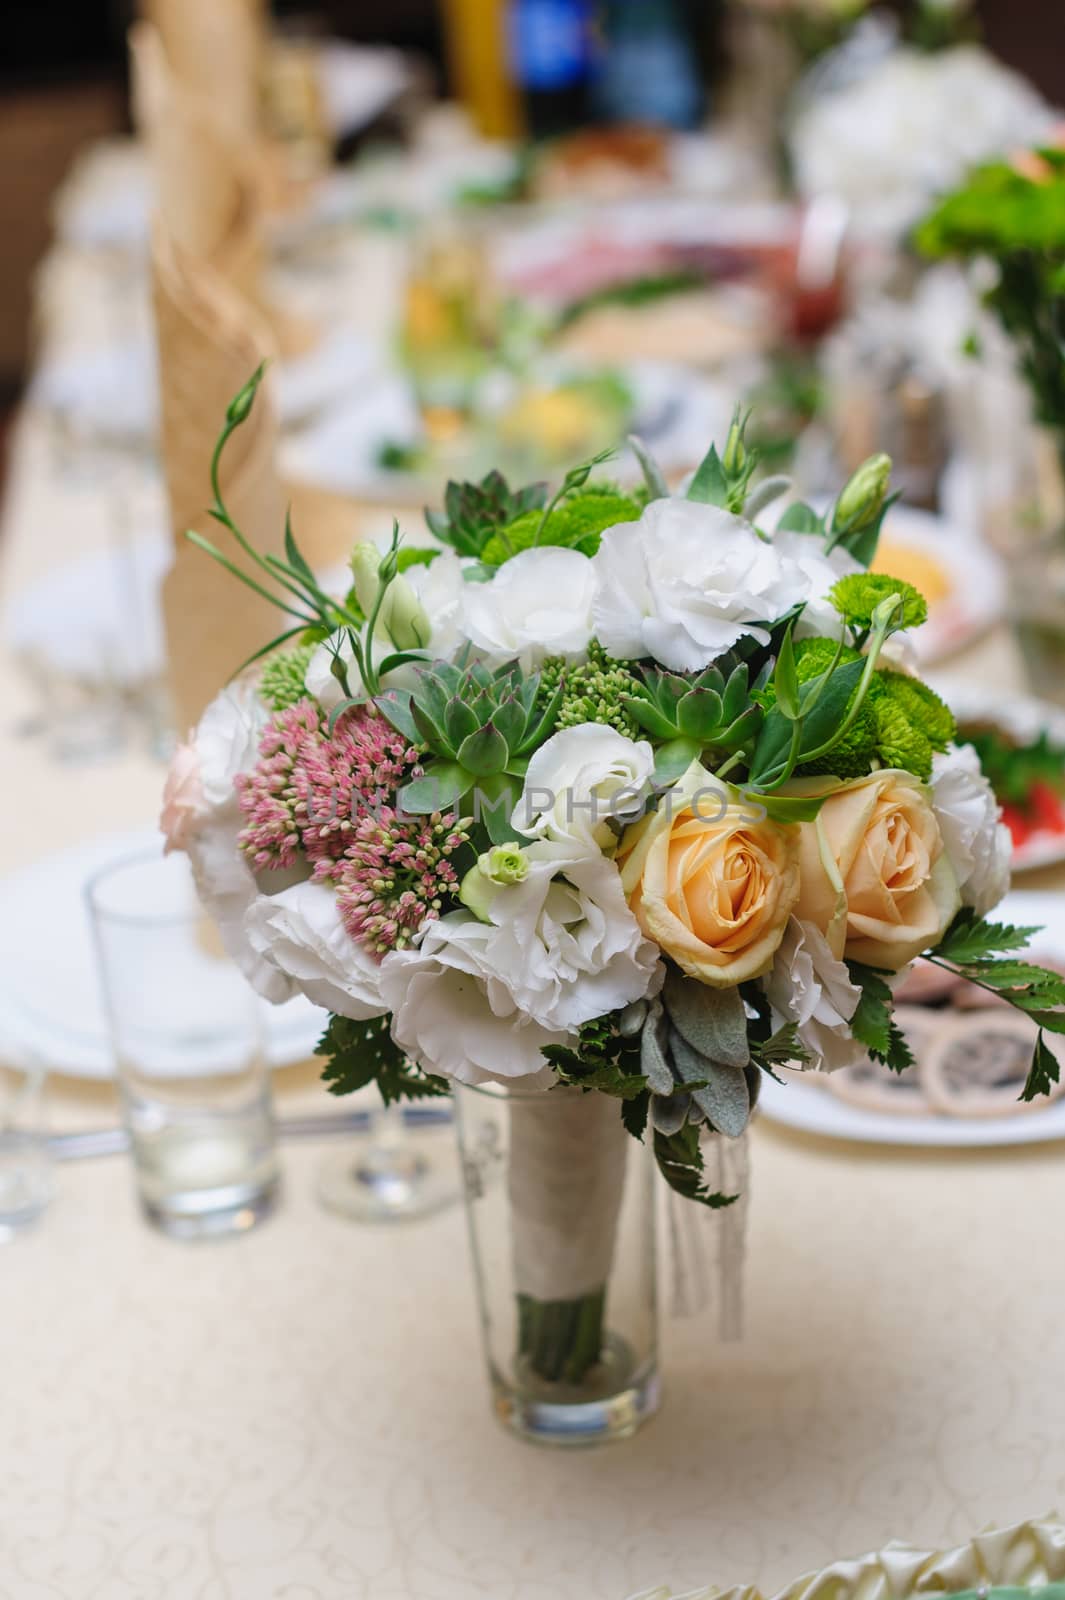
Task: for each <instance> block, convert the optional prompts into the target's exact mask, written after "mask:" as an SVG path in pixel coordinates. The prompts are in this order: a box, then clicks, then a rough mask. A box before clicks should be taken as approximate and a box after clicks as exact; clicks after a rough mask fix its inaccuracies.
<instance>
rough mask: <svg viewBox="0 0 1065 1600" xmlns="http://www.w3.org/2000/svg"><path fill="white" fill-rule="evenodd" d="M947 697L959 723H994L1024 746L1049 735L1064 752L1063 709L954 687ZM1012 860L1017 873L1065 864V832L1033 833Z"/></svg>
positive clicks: (1043, 702)
mask: <svg viewBox="0 0 1065 1600" xmlns="http://www.w3.org/2000/svg"><path fill="white" fill-rule="evenodd" d="M944 698H945V699H946V701H947V703H948V704H949V706H950V709H951V710H952V711H953V713H954V715H955V716H956V717H957V719H958V721H959V722H960V723H966V722H992V723H994V724H995V726H996V727H998V728H1001V729H1002V731H1003V732H1004V733H1007V734H1009V735H1010V736H1011V737H1012V738H1014V739H1017V740H1018V741H1020V742H1022V743H1024V744H1030V743H1032V742H1034V741H1035V740H1036V739H1037V738H1038V737H1039V735H1040V734H1041V733H1043V732H1046V733H1048V734H1049V735H1050V737H1051V739H1052V740H1053V742H1054V743H1055V744H1056V745H1060V746H1061V748H1062V749H1063V750H1065V710H1063V709H1062V708H1061V706H1055V705H1051V704H1050V702H1049V701H1047V700H1036V699H1034V698H1032V697H1030V696H1023V695H1011V696H1010V698H1009V699H1008V700H1002V699H999V698H997V697H996V696H994V695H989V694H988V693H987V692H986V691H980V690H977V689H971V690H968V691H965V690H961V691H959V690H957V689H954V688H951V689H948V690H947V691H946V693H945V696H944ZM1011 860H1012V866H1013V870H1014V872H1032V871H1034V870H1035V869H1036V868H1037V867H1052V866H1054V865H1056V863H1058V862H1060V861H1065V833H1053V832H1051V830H1050V829H1043V830H1041V831H1040V832H1038V833H1033V834H1032V835H1031V836H1030V837H1029V838H1027V839H1026V840H1025V841H1024V843H1023V844H1021V845H1014V847H1013V856H1012V858H1011Z"/></svg>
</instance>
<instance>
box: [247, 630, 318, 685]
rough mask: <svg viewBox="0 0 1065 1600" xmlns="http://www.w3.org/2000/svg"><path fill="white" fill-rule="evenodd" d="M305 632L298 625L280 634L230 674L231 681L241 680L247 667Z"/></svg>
mask: <svg viewBox="0 0 1065 1600" xmlns="http://www.w3.org/2000/svg"><path fill="white" fill-rule="evenodd" d="M303 632H305V629H304V628H303V626H302V624H300V623H297V625H296V627H294V628H289V629H288V630H287V631H286V632H285V633H279V634H278V636H277V638H276V639H271V640H270V643H269V644H264V645H263V646H262V647H261V648H260V649H259V650H256V651H255V652H254V654H252V655H250V656H249V657H248V659H247V661H242V662H241V664H240V666H239V667H236V668H235V669H234V670H233V672H231V673H230V675H229V681H230V682H232V681H233V679H234V678H239V677H240V674H241V673H242V672H243V671H244V670H245V669H246V668H247V667H250V666H253V665H254V664H255V662H256V661H261V660H262V658H263V656H268V655H269V654H270V653H271V651H273V650H276V649H277V648H278V646H279V645H283V644H287V643H288V641H289V640H290V639H294V638H295V637H296V635H297V634H300V633H303Z"/></svg>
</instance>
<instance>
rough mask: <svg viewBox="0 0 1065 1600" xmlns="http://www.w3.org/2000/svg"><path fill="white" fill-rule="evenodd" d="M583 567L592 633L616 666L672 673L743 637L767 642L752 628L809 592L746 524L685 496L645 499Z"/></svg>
mask: <svg viewBox="0 0 1065 1600" xmlns="http://www.w3.org/2000/svg"><path fill="white" fill-rule="evenodd" d="M592 565H593V567H594V568H595V574H596V579H597V582H598V592H597V595H596V600H595V608H594V612H593V620H594V631H595V635H596V637H597V638H598V639H599V640H600V641H601V643H602V644H603V645H604V647H605V648H606V649H607V650H608V651H609V652H610V654H611V655H612V656H617V657H618V658H619V659H621V660H623V661H628V660H635V659H638V658H639V657H640V656H648V655H649V656H653V657H654V659H655V660H656V661H659V662H661V663H662V665H663V666H665V667H669V668H670V669H671V670H672V671H674V672H698V671H700V670H701V669H702V668H703V667H707V666H709V665H710V663H711V662H712V661H715V660H716V659H717V657H718V656H720V655H723V654H724V653H725V651H726V650H731V649H732V647H733V645H734V644H736V643H737V641H738V640H740V639H742V638H743V637H744V635H745V634H749V635H751V636H753V637H754V638H756V639H758V640H759V641H760V642H761V643H763V644H764V643H766V642H767V641H768V638H769V635H768V633H767V632H766V630H765V628H764V627H760V626H758V624H761V623H769V622H775V621H776V620H777V619H778V618H779V617H782V616H784V614H785V613H786V612H787V611H790V610H791V608H792V607H793V606H795V605H797V604H798V603H799V602H800V601H801V600H805V599H807V598H808V597H809V593H810V581H809V579H808V578H807V577H806V575H805V574H804V573H803V572H802V570H801V569H800V568H799V566H798V565H797V564H796V562H795V561H794V560H792V559H790V558H788V557H786V556H784V555H782V554H781V553H780V551H778V550H777V548H776V546H775V544H774V543H773V542H772V541H770V540H767V539H763V538H762V537H761V536H760V535H759V534H758V533H756V532H755V530H754V528H753V527H752V526H751V524H750V523H749V522H745V521H744V520H743V519H742V517H735V516H733V515H732V513H731V512H728V511H723V510H721V509H720V508H719V507H717V506H708V505H702V504H701V503H699V502H696V501H692V500H679V499H662V500H653V501H652V502H651V504H650V505H649V506H648V507H647V509H646V510H645V511H644V513H643V515H642V516H641V517H640V520H639V522H626V523H619V524H618V526H617V527H614V528H608V529H607V531H606V532H605V533H604V535H603V539H602V543H601V544H600V547H599V552H598V554H597V555H596V556H595V557H594V559H593V562H592ZM833 581H834V580H833Z"/></svg>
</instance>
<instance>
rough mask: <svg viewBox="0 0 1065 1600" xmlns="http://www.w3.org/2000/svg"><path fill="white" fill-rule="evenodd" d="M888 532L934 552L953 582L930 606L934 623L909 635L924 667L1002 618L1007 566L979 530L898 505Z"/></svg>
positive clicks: (899, 540)
mask: <svg viewBox="0 0 1065 1600" xmlns="http://www.w3.org/2000/svg"><path fill="white" fill-rule="evenodd" d="M883 536H884V538H885V540H890V541H893V542H894V543H897V544H900V545H912V546H913V547H914V548H915V549H916V550H919V551H920V552H921V554H922V555H928V556H931V557H932V558H933V559H934V560H935V561H937V562H938V563H939V564H940V566H942V568H943V571H944V573H945V575H946V577H947V579H948V580H949V582H950V590H949V592H948V593H947V594H946V595H944V596H943V598H942V599H940V600H936V601H934V602H932V603H931V604H930V605H929V608H928V621H927V622H926V623H925V624H924V626H923V627H920V628H916V629H915V630H914V631H913V633H911V634H910V635H909V638H910V639H912V641H913V645H914V649H915V650H916V651H917V656H918V659H919V660H920V662H921V664H922V665H923V666H927V665H929V664H930V663H931V662H933V661H940V660H942V659H943V657H944V656H950V655H953V654H954V653H955V652H956V651H958V650H963V649H964V648H965V646H966V645H968V644H972V642H973V641H974V640H975V639H978V638H979V637H980V635H981V634H982V633H986V632H987V630H988V629H989V628H992V627H994V625H995V623H996V622H999V621H1000V620H1001V618H1002V605H1003V599H1002V597H1003V595H1004V593H1005V577H1004V574H1003V571H1002V566H1001V563H1000V562H999V559H998V557H997V556H996V555H995V554H994V552H993V551H991V550H989V549H988V547H987V545H985V544H984V542H983V540H981V539H979V538H978V537H977V536H976V535H975V534H974V533H970V532H969V531H968V530H967V529H966V528H962V527H960V526H958V525H956V524H953V523H949V522H946V521H945V520H944V519H943V518H942V517H935V516H933V515H932V514H931V512H928V511H915V510H914V509H913V508H912V507H911V506H894V507H892V509H891V510H890V511H889V512H888V515H887V518H886V520H885V523H884V535H883ZM896 576H899V577H903V576H905V574H902V573H899V574H896ZM917 587H918V588H919V587H920V585H919V584H918V586H917Z"/></svg>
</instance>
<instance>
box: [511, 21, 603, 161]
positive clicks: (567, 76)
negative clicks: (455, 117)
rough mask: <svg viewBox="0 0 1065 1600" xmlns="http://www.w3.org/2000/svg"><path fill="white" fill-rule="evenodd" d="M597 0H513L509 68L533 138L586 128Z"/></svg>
mask: <svg viewBox="0 0 1065 1600" xmlns="http://www.w3.org/2000/svg"><path fill="white" fill-rule="evenodd" d="M595 14H596V7H595V6H594V5H593V4H592V0H511V3H510V10H509V15H508V31H507V37H508V47H509V57H510V70H511V73H512V76H513V78H514V80H515V82H516V83H517V85H518V87H519V88H520V90H521V93H522V96H523V99H524V105H525V121H526V126H527V129H528V132H529V133H530V134H531V135H532V137H533V138H534V139H542V138H548V137H550V136H552V135H555V134H562V133H568V132H569V131H570V130H571V129H573V128H579V127H583V126H584V124H585V123H587V122H588V120H589V117H590V115H591V87H592V79H593V76H594V73H595V71H596V64H597V63H596V33H595Z"/></svg>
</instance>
